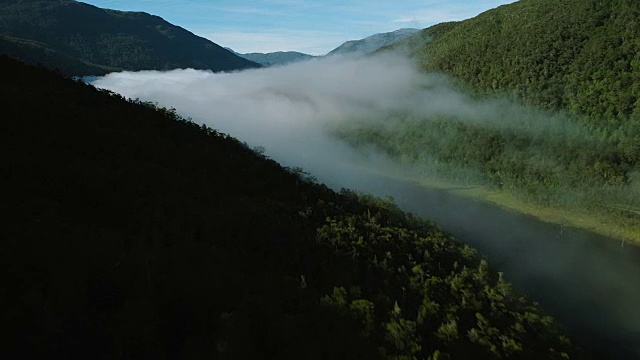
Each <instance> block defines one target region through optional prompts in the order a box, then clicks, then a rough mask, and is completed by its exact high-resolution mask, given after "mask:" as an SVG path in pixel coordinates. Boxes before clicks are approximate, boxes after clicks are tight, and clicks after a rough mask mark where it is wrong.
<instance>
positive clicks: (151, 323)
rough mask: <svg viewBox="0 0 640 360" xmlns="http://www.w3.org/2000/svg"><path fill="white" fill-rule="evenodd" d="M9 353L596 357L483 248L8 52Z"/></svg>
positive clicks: (4, 71)
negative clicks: (514, 287) (518, 288)
mask: <svg viewBox="0 0 640 360" xmlns="http://www.w3.org/2000/svg"><path fill="white" fill-rule="evenodd" d="M0 75H1V76H2V79H3V81H2V82H1V83H0V97H1V98H2V99H3V102H4V105H3V116H2V120H1V121H0V140H1V142H2V144H3V146H4V149H5V151H3V152H2V153H1V155H0V156H1V161H0V164H1V165H0V176H1V177H0V178H1V179H2V185H3V188H5V189H7V190H8V191H7V194H6V196H5V198H4V199H3V202H2V208H3V210H4V211H3V213H4V214H6V215H5V217H4V224H5V226H4V239H5V240H4V244H3V247H2V249H3V250H2V252H0V264H2V267H3V269H2V270H3V272H2V274H3V286H2V296H1V297H0V314H1V315H0V316H1V319H2V322H3V325H4V327H5V328H7V329H8V330H9V331H8V332H7V335H5V341H6V343H7V344H8V345H7V346H5V347H3V349H2V350H1V351H2V353H3V358H18V357H19V358H55V359H60V358H65V359H75V358H78V359H81V358H82V359H87V358H105V359H110V358H125V359H129V358H130V359H174V358H205V357H208V358H216V359H257V358H259V359H362V358H366V359H416V358H421V359H445V358H448V359H470V358H473V359H566V358H572V359H576V358H581V357H580V355H579V354H576V351H575V349H574V348H573V347H572V346H571V345H570V344H569V343H568V341H567V340H566V339H565V338H564V337H562V336H560V335H559V333H558V332H557V330H555V327H554V325H553V323H552V321H551V319H549V318H548V317H545V316H543V315H541V314H540V312H539V310H538V309H537V306H536V305H534V304H532V303H531V302H530V301H528V300H526V299H524V298H522V297H520V296H518V295H517V294H515V293H514V292H513V291H511V289H510V287H509V285H508V284H507V283H505V282H504V281H503V280H502V276H501V275H499V274H497V273H496V272H495V271H493V270H492V269H491V267H490V266H489V265H488V264H487V262H486V261H485V260H483V259H481V258H480V257H479V256H478V255H477V254H476V253H475V251H474V250H472V249H470V248H469V247H468V246H465V245H462V244H460V243H457V242H456V241H454V240H453V239H451V238H450V237H448V236H447V235H445V234H442V233H441V232H440V231H439V230H438V229H437V228H436V227H435V226H434V225H432V224H430V223H427V222H424V221H422V220H420V219H417V218H415V217H413V216H410V215H407V214H405V213H402V212H400V211H399V210H398V209H397V208H396V207H395V206H393V205H392V204H389V203H387V202H384V201H381V200H377V199H374V198H371V197H368V196H359V195H356V194H354V193H351V192H348V191H343V192H341V193H339V194H338V193H335V192H333V191H331V190H329V189H328V188H326V187H324V186H322V185H317V184H315V183H313V182H311V181H309V179H307V178H306V176H305V175H304V173H302V172H301V171H299V170H287V169H284V168H282V167H281V166H279V165H278V164H277V163H275V162H274V161H272V160H269V159H267V158H265V157H264V156H262V155H260V154H259V153H256V152H254V151H252V150H251V149H249V148H247V146H246V145H244V144H242V143H240V142H239V141H237V140H235V139H234V138H232V137H229V136H227V135H223V134H220V133H218V132H216V131H215V130H212V129H209V128H206V127H202V126H198V125H196V124H194V123H192V122H190V121H187V120H184V119H182V118H180V117H179V116H177V115H176V114H175V112H174V111H172V110H167V109H161V108H157V107H156V106H154V105H152V104H148V103H143V102H139V101H126V100H125V99H123V98H121V97H120V96H119V95H115V94H113V93H109V92H106V91H99V90H96V89H95V88H93V87H91V86H89V85H85V84H83V83H79V82H74V81H72V80H70V79H64V78H62V77H59V76H57V75H55V74H52V73H49V72H46V71H44V70H42V69H37V68H32V67H27V66H25V65H22V64H19V63H17V62H16V61H14V60H10V59H8V58H6V57H0Z"/></svg>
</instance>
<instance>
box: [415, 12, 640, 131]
mask: <svg viewBox="0 0 640 360" xmlns="http://www.w3.org/2000/svg"><path fill="white" fill-rule="evenodd" d="M434 29H435V28H433V29H431V28H430V29H425V30H423V33H422V34H420V35H422V36H423V37H424V36H428V35H429V34H430V33H431V32H433V30H434ZM420 35H418V36H420ZM414 40H415V39H414ZM413 51H414V55H415V56H416V57H418V58H419V59H420V60H421V64H422V66H423V67H424V68H425V69H426V70H438V71H443V72H445V73H447V74H449V75H451V76H454V77H455V78H457V79H460V80H462V81H463V82H464V83H465V84H468V85H470V86H471V87H473V89H474V90H476V91H481V92H483V93H504V92H506V93H509V94H512V95H513V96H514V98H517V99H521V100H523V101H524V102H525V103H527V104H533V105H538V106H543V107H545V108H547V109H554V110H558V109H560V110H566V111H568V112H570V113H571V114H575V115H580V116H584V117H587V118H589V119H590V120H591V122H593V123H594V124H596V125H597V126H601V125H605V124H607V123H614V124H619V123H620V122H625V121H626V120H628V119H632V120H633V121H634V122H640V3H638V2H637V1H635V0H562V1H555V0H520V1H518V2H516V3H513V4H510V5H504V6H501V7H498V8H496V9H493V10H490V11H487V12H485V13H483V14H481V15H479V16H477V17H475V18H473V19H469V20H466V21H463V22H459V23H454V24H452V26H450V27H449V28H448V29H446V31H444V32H443V33H441V34H438V35H437V36H434V37H433V39H432V41H430V42H426V43H422V44H419V46H418V47H416V48H415V49H413Z"/></svg>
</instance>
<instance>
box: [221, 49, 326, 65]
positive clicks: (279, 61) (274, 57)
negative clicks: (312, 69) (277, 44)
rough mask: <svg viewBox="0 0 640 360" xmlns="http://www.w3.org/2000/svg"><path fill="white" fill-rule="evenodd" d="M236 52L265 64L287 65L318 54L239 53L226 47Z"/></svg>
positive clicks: (309, 58) (285, 52) (312, 57)
mask: <svg viewBox="0 0 640 360" xmlns="http://www.w3.org/2000/svg"><path fill="white" fill-rule="evenodd" d="M225 49H227V50H229V51H231V52H233V53H234V54H236V55H238V56H240V57H243V58H245V59H247V60H250V61H253V62H255V63H258V64H260V65H264V66H275V65H285V64H290V63H294V62H298V61H304V60H311V59H314V58H316V57H317V56H313V55H309V54H305V53H301V52H297V51H276V52H271V53H247V54H239V53H237V52H235V51H233V50H231V49H229V48H225Z"/></svg>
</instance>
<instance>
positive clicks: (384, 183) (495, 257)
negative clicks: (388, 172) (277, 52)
mask: <svg viewBox="0 0 640 360" xmlns="http://www.w3.org/2000/svg"><path fill="white" fill-rule="evenodd" d="M321 173H322V174H324V175H323V176H321V177H319V180H320V181H322V182H324V183H326V184H327V185H329V186H331V187H333V188H336V189H339V188H342V187H345V188H350V189H354V190H358V191H362V192H368V193H371V194H374V195H377V196H382V197H386V196H391V197H393V198H394V200H395V202H396V203H397V204H398V206H400V207H401V208H402V209H403V210H405V211H409V212H412V213H415V214H417V215H419V216H422V217H424V218H427V219H430V220H433V221H435V222H436V223H437V224H438V225H439V226H440V228H441V229H443V230H445V231H447V232H449V233H451V234H453V235H454V236H455V237H456V238H457V239H458V240H460V241H462V242H465V243H467V244H469V245H471V246H472V247H474V248H476V249H478V250H479V252H480V253H481V254H482V255H484V256H486V257H487V258H488V259H489V261H490V263H491V264H492V265H493V266H494V267H495V268H497V269H498V270H499V271H502V272H504V276H505V278H506V279H507V280H508V281H509V282H511V283H512V284H513V286H514V289H515V290H516V291H518V292H521V293H524V294H525V295H527V296H528V297H529V298H530V299H532V300H534V301H537V302H539V303H540V304H541V306H542V308H543V310H544V311H545V312H546V313H547V314H549V315H551V316H553V317H554V318H555V319H556V320H557V322H558V323H559V324H560V326H561V327H562V328H563V329H564V330H565V332H566V333H568V334H569V336H570V337H571V338H572V339H573V340H574V341H575V342H576V343H577V344H578V345H579V346H580V347H581V348H583V349H584V350H585V352H587V353H589V354H591V355H593V357H594V358H597V359H622V360H627V359H640V286H639V285H640V248H639V247H637V246H632V245H630V244H629V243H627V244H623V243H621V242H620V241H619V240H616V239H613V238H609V237H606V236H602V235H598V234H595V233H591V232H588V231H584V230H579V229H575V228H570V227H567V226H563V225H558V224H552V223H547V222H543V221H541V220H539V219H537V218H535V217H532V216H528V215H524V214H520V213H516V212H512V211H508V210H506V209H504V208H502V207H500V206H497V205H494V204H490V203H487V202H483V201H479V200H474V199H470V198H467V197H463V196H460V195H455V194H452V193H450V192H447V191H446V190H439V189H432V188H427V187H424V186H421V185H418V184H416V183H412V182H409V181H405V180H399V179H395V178H392V177H386V176H381V175H377V174H373V173H369V172H365V171H362V170H357V169H347V168H340V169H336V171H333V172H325V171H322V172H321Z"/></svg>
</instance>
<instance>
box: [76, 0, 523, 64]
mask: <svg viewBox="0 0 640 360" xmlns="http://www.w3.org/2000/svg"><path fill="white" fill-rule="evenodd" d="M86 2H88V3H90V4H93V5H96V6H100V7H105V8H112V9H117V10H125V11H127V10H130V11H145V12H148V13H151V14H154V15H158V16H161V17H163V18H164V19H166V20H167V21H169V22H171V23H174V24H176V25H179V26H182V27H184V28H186V29H188V30H190V31H192V32H194V33H195V34H197V35H200V36H203V37H206V38H208V39H210V40H211V41H213V42H215V43H217V44H219V45H222V46H225V47H230V48H232V49H234V50H236V51H238V52H242V53H246V52H273V51H284V50H294V51H300V52H304V53H309V54H314V55H323V54H326V53H327V52H329V51H330V50H332V49H334V48H336V47H338V46H339V45H341V44H342V43H343V42H345V41H348V40H355V39H362V38H365V37H367V36H370V35H373V34H375V33H381V32H389V31H394V30H397V29H398V28H400V27H415V28H425V27H428V26H431V25H435V24H437V23H440V22H445V21H453V20H463V19H467V18H470V17H473V16H475V15H477V14H479V13H481V12H483V11H486V10H489V9H491V8H494V7H496V6H499V5H502V4H507V3H511V2H513V0H479V1H472V0H450V1H435V0H401V1H394V2H389V1H380V0H369V1H365V0H350V1H338V0H326V1H322V2H319V1H309V0H235V1H231V0H216V1H208V0H86ZM239 34H246V36H240V35H239ZM260 34H264V36H261V35H260ZM271 35H272V36H271Z"/></svg>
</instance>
